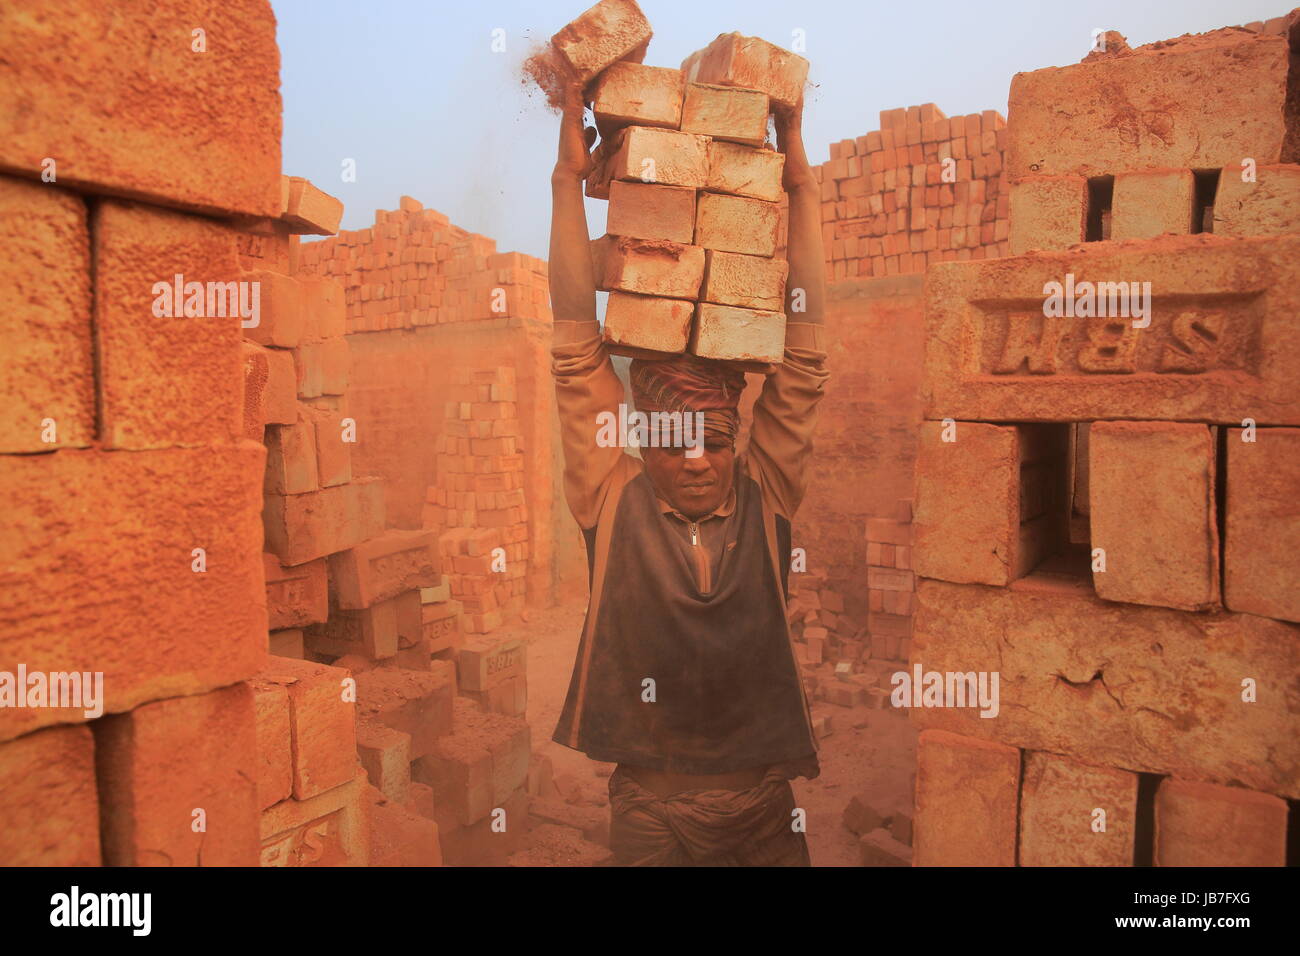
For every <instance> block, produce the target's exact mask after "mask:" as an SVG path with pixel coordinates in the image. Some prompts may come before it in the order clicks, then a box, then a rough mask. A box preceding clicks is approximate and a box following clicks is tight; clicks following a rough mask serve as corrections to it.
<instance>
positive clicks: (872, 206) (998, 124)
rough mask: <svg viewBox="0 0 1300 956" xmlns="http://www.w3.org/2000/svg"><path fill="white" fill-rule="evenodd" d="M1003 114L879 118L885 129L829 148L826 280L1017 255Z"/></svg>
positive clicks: (888, 114)
mask: <svg viewBox="0 0 1300 956" xmlns="http://www.w3.org/2000/svg"><path fill="white" fill-rule="evenodd" d="M1005 148H1006V122H1005V120H1003V118H1002V116H1001V115H1000V114H999V113H998V112H997V111H996V110H985V111H984V112H983V113H972V114H970V115H969V116H954V117H947V116H944V114H943V112H942V111H941V110H940V109H939V108H938V107H937V106H935V105H934V104H933V103H925V104H923V105H921V106H909V107H907V108H906V109H903V108H899V109H893V110H882V111H881V113H880V129H878V130H873V131H872V132H870V133H867V134H866V135H865V136H859V137H857V138H856V139H846V140H841V141H840V142H838V143H832V144H831V148H830V152H831V158H830V161H829V162H826V163H823V164H822V165H820V166H815V167H813V171H814V173H815V174H816V175H817V178H818V180H819V181H820V182H821V189H822V223H823V226H822V241H823V244H824V245H825V247H826V277H827V279H829V280H840V279H846V278H852V277H854V276H886V275H890V276H892V275H902V274H906V273H910V272H924V271H925V269H926V267H927V266H928V265H932V264H934V263H936V262H951V261H961V260H968V259H990V258H994V257H996V256H1005V255H1007V254H1008V252H1009V251H1010V247H1009V246H1008V244H1007V241H1008V237H1009V227H1008V218H1009V208H1010V207H1009V199H1008V194H1007V178H1006V172H1005V170H1004V169H1003V150H1004V149H1005Z"/></svg>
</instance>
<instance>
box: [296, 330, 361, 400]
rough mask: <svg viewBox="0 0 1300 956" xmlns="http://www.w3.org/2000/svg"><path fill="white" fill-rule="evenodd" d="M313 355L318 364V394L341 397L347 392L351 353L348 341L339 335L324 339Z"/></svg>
mask: <svg viewBox="0 0 1300 956" xmlns="http://www.w3.org/2000/svg"><path fill="white" fill-rule="evenodd" d="M300 351H301V350H300ZM315 354H316V359H317V361H318V362H319V363H320V371H319V375H320V393H321V394H322V395H342V394H343V393H344V392H346V391H347V388H348V373H349V371H350V369H351V366H352V352H351V349H350V348H349V347H348V340H347V339H346V338H344V337H343V336H341V335H340V336H338V337H336V338H332V339H324V340H323V341H321V342H320V343H319V344H317V345H316V349H315Z"/></svg>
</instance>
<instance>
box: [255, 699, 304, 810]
mask: <svg viewBox="0 0 1300 956" xmlns="http://www.w3.org/2000/svg"><path fill="white" fill-rule="evenodd" d="M249 685H250V686H251V687H252V688H253V715H254V722H255V726H256V730H257V808H258V809H259V810H265V809H266V808H267V807H269V806H272V805H273V804H276V803H279V802H280V801H281V800H287V799H289V796H290V794H292V793H293V730H292V724H291V722H290V719H289V692H288V691H287V690H286V689H285V688H284V686H283V685H282V684H277V683H272V682H266V681H261V680H259V679H257V678H254V679H253V680H252V681H250V682H249Z"/></svg>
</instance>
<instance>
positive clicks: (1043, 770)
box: [1020, 753, 1138, 866]
mask: <svg viewBox="0 0 1300 956" xmlns="http://www.w3.org/2000/svg"><path fill="white" fill-rule="evenodd" d="M1024 767H1025V771H1024V780H1023V781H1022V783H1021V788H1020V865H1021V866H1133V865H1134V860H1133V848H1134V830H1135V826H1136V822H1137V792H1138V778H1137V774H1134V773H1129V772H1128V771H1126V770H1116V769H1114V768H1112V767H1094V766H1090V765H1088V764H1085V763H1080V762H1079V761H1077V760H1071V759H1070V758H1069V757H1062V756H1060V755H1059V754H1047V753H1027V754H1025V756H1024ZM1098 809H1100V810H1102V811H1104V813H1105V816H1104V818H1103V817H1099V816H1097V815H1096V814H1095V811H1096V810H1098ZM1102 822H1104V825H1105V829H1104V830H1099V829H1098V827H1099V826H1100V825H1101V824H1102Z"/></svg>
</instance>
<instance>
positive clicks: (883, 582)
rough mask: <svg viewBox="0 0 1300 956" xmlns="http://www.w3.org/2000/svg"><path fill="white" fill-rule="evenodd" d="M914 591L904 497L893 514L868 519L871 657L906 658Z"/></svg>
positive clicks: (908, 511) (909, 505)
mask: <svg viewBox="0 0 1300 956" xmlns="http://www.w3.org/2000/svg"><path fill="white" fill-rule="evenodd" d="M915 590H916V580H915V578H914V576H913V574H912V502H911V501H910V500H909V499H906V498H904V499H900V500H899V502H898V511H897V512H896V515H895V517H892V518H868V519H867V602H868V603H867V607H868V612H867V634H868V636H869V638H870V641H871V656H872V657H876V658H883V659H886V660H896V661H905V660H907V658H908V655H909V653H910V651H911V636H912V604H913V595H914V592H915Z"/></svg>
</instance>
